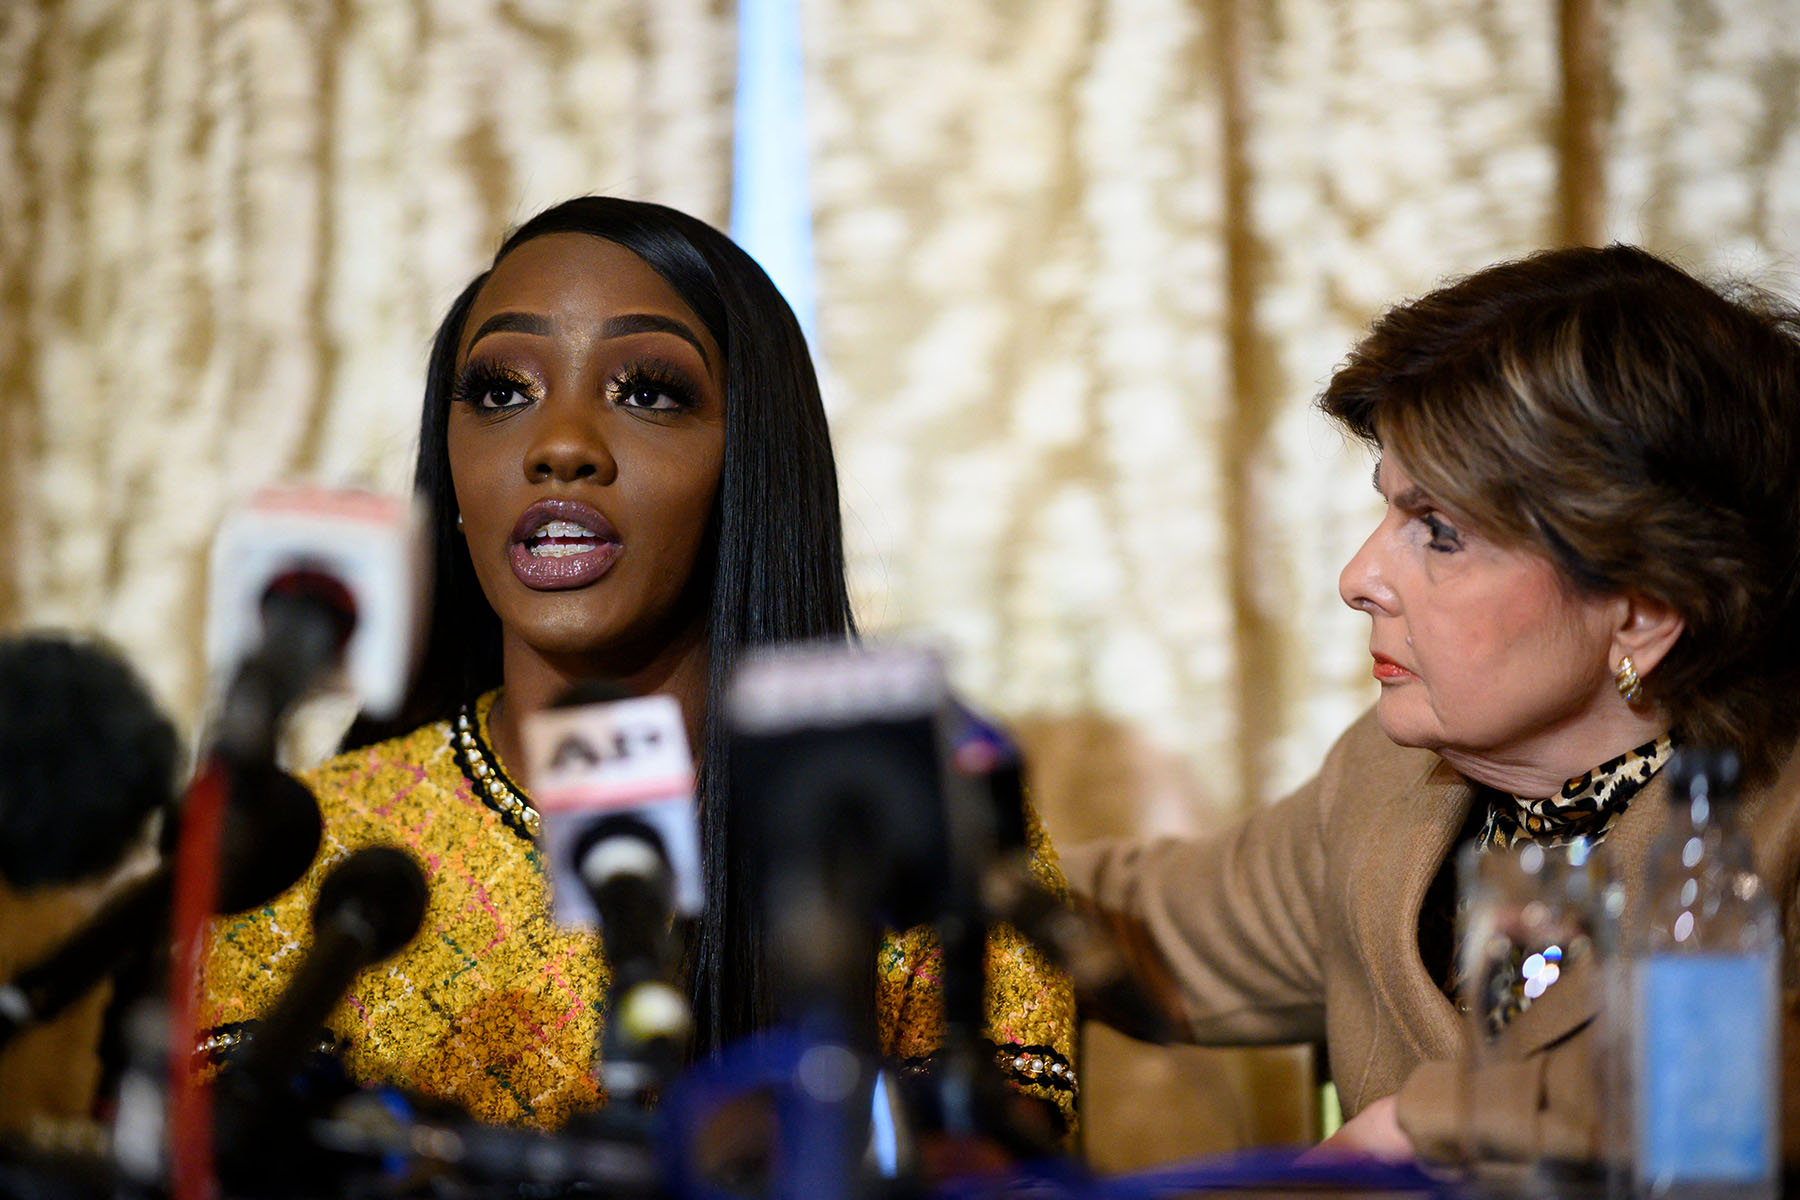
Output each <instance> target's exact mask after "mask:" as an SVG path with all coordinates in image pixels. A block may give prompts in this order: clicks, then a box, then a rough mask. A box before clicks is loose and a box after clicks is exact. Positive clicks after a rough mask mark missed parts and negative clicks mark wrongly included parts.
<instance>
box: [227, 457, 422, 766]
mask: <svg viewBox="0 0 1800 1200" xmlns="http://www.w3.org/2000/svg"><path fill="white" fill-rule="evenodd" d="M426 563H427V560H426V557H425V553H424V542H423V535H422V527H421V522H420V518H419V515H418V509H417V507H416V506H415V505H414V504H412V503H411V502H410V501H407V500H403V499H400V498H398V497H392V496H382V495H376V494H374V493H370V492H363V491H354V490H333V489H326V488H317V487H283V488H270V489H267V490H265V491H262V492H259V493H258V494H257V495H256V496H254V497H253V498H252V499H251V501H250V503H249V504H248V505H247V506H246V507H245V508H243V509H241V510H239V511H237V512H234V513H232V514H231V515H229V516H227V517H226V518H225V520H224V522H223V523H222V524H221V525H220V526H219V532H218V536H217V537H216V538H215V539H214V540H213V547H212V558H211V564H210V575H209V580H208V589H207V653H208V658H209V660H210V661H211V662H212V663H213V664H214V669H215V670H216V671H219V672H234V674H233V675H232V676H231V677H230V678H228V679H224V680H222V681H221V682H225V683H228V684H229V685H230V686H229V690H228V691H227V692H226V693H225V696H226V698H225V701H224V703H223V704H222V705H221V710H220V713H219V722H218V731H217V735H216V740H217V747H218V749H220V750H221V752H223V753H224V754H225V756H226V757H228V758H251V759H256V758H263V757H267V756H268V754H269V752H270V747H271V744H272V739H273V737H274V729H275V725H276V723H277V722H278V721H279V719H280V717H281V715H282V714H283V713H284V712H285V711H286V710H287V709H288V707H289V706H290V705H292V704H293V702H294V701H295V700H297V699H299V698H300V697H301V696H302V695H304V694H305V693H306V692H307V691H309V690H310V689H312V688H313V687H315V686H316V685H318V684H320V683H321V682H337V683H341V684H343V685H345V686H347V687H348V688H349V690H350V691H351V692H353V693H354V694H355V696H356V697H357V700H358V702H359V704H360V705H361V706H362V708H363V709H364V710H366V711H367V712H369V713H371V714H373V715H376V716H389V715H392V714H393V713H394V712H395V711H396V710H397V709H398V708H399V705H400V700H401V697H402V695H403V694H404V692H405V688H406V682H407V677H408V675H409V673H410V670H411V666H412V662H413V655H414V649H415V645H416V642H417V629H418V626H419V618H420V613H419V608H420V604H421V597H423V596H424V595H425V594H426V593H427V592H428V591H429V587H428V586H427V585H428V582H429V581H428V580H426V579H425V575H426V573H427V566H426Z"/></svg>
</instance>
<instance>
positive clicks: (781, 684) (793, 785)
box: [726, 643, 951, 1048]
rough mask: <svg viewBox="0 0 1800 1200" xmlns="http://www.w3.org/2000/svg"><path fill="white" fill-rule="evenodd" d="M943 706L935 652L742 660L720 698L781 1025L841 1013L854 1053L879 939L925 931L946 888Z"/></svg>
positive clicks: (843, 652)
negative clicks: (758, 880)
mask: <svg viewBox="0 0 1800 1200" xmlns="http://www.w3.org/2000/svg"><path fill="white" fill-rule="evenodd" d="M948 700H949V688H948V684H947V683H946V680H945V677H944V668H943V664H942V663H941V662H940V661H939V659H938V658H937V656H936V655H935V654H933V653H931V652H929V651H926V650H922V649H919V648H916V647H906V646H882V647H876V646H869V645H862V646H843V645H839V644H835V643H834V644H799V645H791V646H781V647H770V648H766V649H759V650H756V651H753V652H751V653H748V654H746V655H745V657H744V661H743V663H742V665H741V666H740V667H739V669H738V672H737V674H736V676H735V677H734V678H733V680H732V683H731V688H730V691H729V693H728V695H727V699H726V710H727V716H728V719H729V721H730V723H731V731H732V773H733V788H734V790H735V793H736V794H737V795H738V796H739V797H740V798H741V808H740V811H742V812H744V813H746V814H747V818H748V820H749V821H751V822H753V824H754V830H753V838H754V841H755V843H756V854H757V858H758V861H759V864H760V866H761V868H762V878H763V879H764V880H765V894H764V897H763V902H764V908H765V914H766V920H767V922H768V928H769V931H770V936H771V938H772V943H771V946H770V951H771V955H772V958H773V962H772V966H773V968H774V973H775V975H776V978H777V979H778V980H779V981H780V983H781V985H782V986H783V989H784V991H785V993H786V995H785V997H784V999H785V1002H786V1004H787V1005H788V1007H789V1009H790V1011H789V1012H788V1013H787V1015H788V1016H789V1017H799V1016H801V1015H803V1014H804V1013H805V1012H806V1011H807V1010H809V1009H810V1010H815V1011H816V1010H818V1009H820V1008H824V1009H831V1010H835V1011H836V1014H837V1017H838V1018H839V1019H840V1020H841V1021H843V1022H844V1023H845V1027H844V1029H843V1032H844V1033H845V1035H846V1036H849V1037H850V1038H851V1039H852V1040H853V1041H855V1042H856V1043H857V1044H858V1045H859V1047H868V1048H872V1046H873V1038H874V1009H873V1001H874V993H873V987H874V978H873V971H874V967H873V964H874V962H875V951H876V944H877V942H878V940H879V937H880V931H881V930H882V928H883V927H892V928H896V929H905V928H907V927H908V926H910V925H916V924H920V923H921V922H924V921H929V920H931V919H933V918H934V917H936V916H937V915H938V912H939V910H940V908H941V906H942V903H943V900H944V897H945V895H946V892H947V890H948V885H949V871H950V866H949V864H950V862H951V854H950V849H949V845H948V837H947V834H946V815H945V814H946V802H945V772H944V769H943V750H942V747H941V745H940V738H939V718H940V716H941V714H942V712H943V710H944V707H945V705H946V704H947V703H948Z"/></svg>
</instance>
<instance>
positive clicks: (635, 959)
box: [522, 682, 705, 1100]
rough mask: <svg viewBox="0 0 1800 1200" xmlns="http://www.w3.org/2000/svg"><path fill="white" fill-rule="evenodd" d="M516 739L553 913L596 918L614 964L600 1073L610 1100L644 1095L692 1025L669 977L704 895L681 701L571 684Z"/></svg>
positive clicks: (568, 918) (667, 1070)
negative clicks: (684, 928)
mask: <svg viewBox="0 0 1800 1200" xmlns="http://www.w3.org/2000/svg"><path fill="white" fill-rule="evenodd" d="M522 733H523V740H524V743H525V759H526V766H527V775H528V777H529V779H530V780H531V791H532V796H533V799H534V801H535V802H536V804H537V806H538V811H539V813H540V814H541V816H542V819H543V833H542V837H543V846H544V853H545V856H546V857H547V858H548V860H549V862H550V872H551V886H552V896H551V904H552V907H553V910H554V912H555V914H556V918H557V920H558V921H559V922H560V923H562V924H565V925H577V926H592V925H595V924H597V925H598V926H599V928H600V936H601V939H602V942H603V944H604V945H605V948H606V958H607V962H608V965H609V966H610V968H611V971H612V983H611V986H610V993H611V996H610V1003H609V1004H608V1017H607V1022H606V1032H605V1035H604V1041H603V1045H602V1046H601V1055H600V1064H601V1070H602V1072H603V1073H604V1076H605V1081H606V1085H607V1088H608V1090H609V1091H611V1092H612V1093H613V1094H614V1099H615V1100H619V1099H625V1098H633V1097H637V1096H641V1095H642V1094H643V1093H644V1092H645V1091H646V1090H648V1089H649V1088H651V1087H654V1086H656V1085H657V1084H659V1083H660V1082H662V1081H663V1080H664V1079H666V1078H667V1077H668V1076H669V1075H670V1074H671V1073H672V1072H673V1070H674V1069H675V1067H676V1066H678V1065H679V1063H680V1060H681V1054H682V1052H683V1050H684V1049H685V1047H686V1044H687V1039H688V1037H689V1035H690V1033H691V1032H692V1027H693V1021H692V1014H691V1013H690V1011H689V1007H688V1002H687V998H686V996H684V995H683V994H682V993H681V992H680V990H678V989H677V988H675V987H674V986H673V985H672V984H671V983H670V982H669V976H670V975H671V974H672V972H673V969H674V965H675V963H674V942H673V939H672V938H671V936H670V933H671V925H672V923H673V922H674V920H675V919H676V918H677V917H683V918H691V917H693V916H694V915H695V914H697V913H698V912H699V911H700V906H701V904H702V901H703V899H704V895H705V885H704V877H703V875H702V873H701V865H700V836H699V824H698V814H697V812H696V809H695V800H694V767H693V759H692V758H691V756H690V755H689V753H688V745H687V731H686V726H685V724H684V721H683V718H682V713H681V706H680V704H679V703H677V702H676V700H675V698H674V697H672V696H662V695H658V696H643V697H632V696H631V695H630V694H629V693H627V692H625V691H624V690H623V689H621V688H619V687H617V686H616V685H611V684H605V683H598V682H591V683H585V684H578V685H576V686H575V687H574V688H571V689H570V690H569V692H567V693H565V694H564V696H562V697H561V698H560V699H558V701H557V703H556V704H555V705H554V706H552V707H551V708H549V709H546V710H544V711H542V712H539V713H536V714H533V715H532V716H531V717H530V718H529V719H528V720H527V721H526V722H525V726H524V729H523V731H522Z"/></svg>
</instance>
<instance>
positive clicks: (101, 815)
mask: <svg viewBox="0 0 1800 1200" xmlns="http://www.w3.org/2000/svg"><path fill="white" fill-rule="evenodd" d="M179 755H180V743H179V739H178V738H177V736H176V733H175V727H174V725H173V724H171V723H170V721H169V720H168V718H167V717H165V716H164V715H163V714H162V713H161V711H160V710H158V708H157V707H156V704H155V702H154V701H152V700H151V698H150V694H149V692H148V690H147V689H146V688H145V687H144V685H143V683H142V682H141V681H140V680H139V679H138V677H137V675H136V673H135V672H133V671H132V669H131V668H130V667H129V666H128V665H127V664H126V663H125V662H124V660H123V659H121V658H120V657H119V656H118V655H117V654H116V653H115V652H114V651H112V650H110V649H107V648H105V647H103V646H101V645H99V644H97V643H94V642H91V641H84V640H80V639H77V638H71V637H66V636H58V635H48V634H35V635H26V636H20V637H13V638H7V639H4V640H0V876H3V877H4V878H5V879H6V881H7V882H9V883H11V884H12V885H13V886H15V887H19V888H32V887H39V886H43V885H47V884H57V883H68V882H72V881H74V880H77V879H82V878H87V877H91V876H94V875H98V874H101V873H102V872H105V871H109V870H111V869H112V868H114V867H116V866H117V865H118V864H119V863H120V862H121V861H122V860H123V858H124V856H125V854H126V853H127V851H128V850H129V849H130V847H131V845H132V844H133V843H134V842H135V841H136V840H137V839H138V838H139V837H141V836H142V835H143V833H144V831H145V823H146V821H147V820H148V819H149V817H150V815H151V814H152V813H153V812H155V811H157V810H158V809H166V808H167V807H168V806H169V805H170V802H171V798H172V795H173V790H174V782H175V771H176V765H177V760H178V758H179Z"/></svg>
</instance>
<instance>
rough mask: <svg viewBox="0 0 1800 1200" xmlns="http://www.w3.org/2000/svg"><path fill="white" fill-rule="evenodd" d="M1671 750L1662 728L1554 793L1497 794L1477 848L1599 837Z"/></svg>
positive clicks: (1552, 843)
mask: <svg viewBox="0 0 1800 1200" xmlns="http://www.w3.org/2000/svg"><path fill="white" fill-rule="evenodd" d="M1673 751H1674V745H1673V743H1672V742H1670V740H1669V737H1668V735H1667V734H1664V735H1663V736H1662V737H1659V738H1657V739H1656V740H1655V741H1654V742H1645V743H1644V744H1643V745H1642V746H1639V747H1637V748H1636V749H1633V750H1627V751H1626V752H1625V753H1623V754H1621V755H1619V757H1617V758H1609V759H1607V760H1606V761H1605V762H1603V763H1601V764H1600V765H1599V766H1597V767H1595V768H1594V769H1593V770H1591V771H1589V772H1587V773H1586V774H1584V775H1577V776H1576V777H1575V778H1574V779H1571V780H1569V781H1568V782H1567V783H1565V784H1563V785H1562V790H1561V791H1559V792H1557V793H1556V795H1554V796H1547V797H1545V798H1544V799H1542V800H1527V799H1526V798H1524V797H1523V796H1507V795H1496V796H1495V797H1494V800H1493V802H1492V803H1491V804H1489V805H1488V813H1487V820H1486V822H1485V823H1484V824H1483V825H1482V828H1481V833H1480V835H1479V840H1480V845H1481V848H1482V849H1483V850H1488V849H1501V850H1504V849H1507V848H1509V847H1513V846H1523V845H1524V844H1525V843H1526V842H1536V843H1538V844H1539V845H1542V846H1566V845H1568V844H1569V843H1570V842H1572V841H1574V840H1575V839H1576V838H1586V839H1587V840H1588V841H1590V842H1598V841H1600V840H1601V839H1602V838H1604V837H1605V836H1606V834H1607V831H1608V830H1610V829H1611V828H1612V826H1613V822H1614V821H1616V820H1618V818H1619V814H1620V813H1622V812H1624V811H1625V806H1626V805H1627V804H1629V803H1630V802H1631V798H1632V797H1633V796H1635V795H1637V794H1638V793H1639V792H1640V791H1642V790H1643V787H1644V785H1645V784H1646V783H1649V782H1650V780H1651V778H1652V777H1654V776H1655V774H1656V773H1657V772H1658V771H1660V770H1662V766H1663V764H1664V763H1666V762H1668V761H1669V755H1670V754H1671V753H1673Z"/></svg>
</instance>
